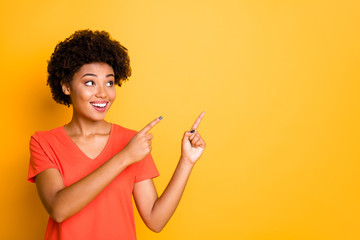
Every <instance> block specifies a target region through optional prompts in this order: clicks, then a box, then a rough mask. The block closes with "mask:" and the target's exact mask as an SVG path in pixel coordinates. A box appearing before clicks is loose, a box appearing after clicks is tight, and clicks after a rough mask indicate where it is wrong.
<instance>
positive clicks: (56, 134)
mask: <svg viewBox="0 0 360 240" xmlns="http://www.w3.org/2000/svg"><path fill="white" fill-rule="evenodd" d="M63 129H64V126H60V127H57V128H54V129H51V130H47V131H36V132H35V133H34V134H33V135H32V136H31V139H30V141H37V142H39V143H40V142H44V141H45V142H52V141H59V140H60V141H61V139H63V138H64V134H63V131H64V130H63Z"/></svg>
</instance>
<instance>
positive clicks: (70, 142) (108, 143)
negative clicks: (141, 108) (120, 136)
mask: <svg viewBox="0 0 360 240" xmlns="http://www.w3.org/2000/svg"><path fill="white" fill-rule="evenodd" d="M110 124H111V126H110V133H109V137H108V139H107V142H106V144H105V147H104V148H103V149H102V150H101V152H100V153H99V154H98V155H97V156H96V157H95V158H91V157H89V156H88V155H86V154H85V153H84V152H83V151H82V150H81V149H80V148H79V146H78V145H77V144H76V143H75V142H74V140H72V138H71V137H70V136H69V135H68V134H67V132H66V131H65V125H63V126H62V127H61V128H60V129H61V132H62V133H63V135H64V136H65V138H66V139H67V140H68V142H69V144H70V145H71V146H72V148H73V149H74V150H75V151H77V152H79V153H80V154H81V155H82V156H83V157H84V158H86V159H88V160H91V161H95V160H97V159H99V158H101V156H102V155H103V154H104V153H105V152H106V150H107V148H108V147H109V146H110V142H111V138H112V135H113V132H114V131H113V128H114V124H112V123H110Z"/></svg>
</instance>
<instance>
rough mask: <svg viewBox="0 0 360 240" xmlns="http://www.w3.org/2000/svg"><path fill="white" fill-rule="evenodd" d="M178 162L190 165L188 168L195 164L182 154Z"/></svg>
mask: <svg viewBox="0 0 360 240" xmlns="http://www.w3.org/2000/svg"><path fill="white" fill-rule="evenodd" d="M179 162H180V163H181V164H183V165H184V166H186V167H190V168H193V167H194V165H195V162H192V161H190V159H188V158H186V157H184V156H180V160H179Z"/></svg>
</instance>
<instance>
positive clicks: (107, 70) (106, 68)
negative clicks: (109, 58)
mask: <svg viewBox="0 0 360 240" xmlns="http://www.w3.org/2000/svg"><path fill="white" fill-rule="evenodd" d="M86 73H92V74H95V75H97V76H100V75H109V74H114V70H113V68H112V67H111V66H110V65H109V64H107V63H102V62H96V63H88V64H84V65H82V66H81V68H80V69H79V71H77V72H76V73H75V75H83V74H86Z"/></svg>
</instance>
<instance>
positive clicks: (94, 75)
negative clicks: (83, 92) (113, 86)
mask: <svg viewBox="0 0 360 240" xmlns="http://www.w3.org/2000/svg"><path fill="white" fill-rule="evenodd" d="M86 76H92V77H97V75H96V74H93V73H86V74H84V75H83V76H82V77H81V78H83V77H86ZM106 77H115V75H114V74H113V73H110V74H108V75H106Z"/></svg>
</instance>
